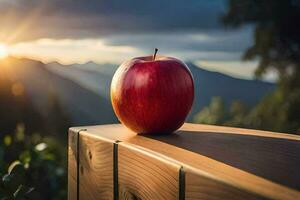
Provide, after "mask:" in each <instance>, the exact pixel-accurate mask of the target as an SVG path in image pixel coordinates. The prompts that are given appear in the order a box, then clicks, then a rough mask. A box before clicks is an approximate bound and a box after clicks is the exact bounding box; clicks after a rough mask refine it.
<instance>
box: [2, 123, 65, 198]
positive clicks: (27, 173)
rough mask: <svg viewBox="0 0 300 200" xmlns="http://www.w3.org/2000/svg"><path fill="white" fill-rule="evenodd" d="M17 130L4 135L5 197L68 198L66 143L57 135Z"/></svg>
mask: <svg viewBox="0 0 300 200" xmlns="http://www.w3.org/2000/svg"><path fill="white" fill-rule="evenodd" d="M24 133H25V127H24V126H23V125H22V124H19V125H18V127H17V129H16V131H15V133H13V134H9V135H4V136H1V145H0V173H1V174H0V175H1V177H2V181H1V184H0V191H1V195H2V196H1V195H0V198H1V199H28V198H29V199H51V200H52V199H66V198H67V192H66V185H67V178H66V177H67V171H66V162H67V161H66V155H67V150H66V147H65V146H66V145H63V144H62V143H60V141H59V140H57V139H56V138H54V137H48V136H41V135H40V134H37V133H33V134H31V135H25V134H24Z"/></svg>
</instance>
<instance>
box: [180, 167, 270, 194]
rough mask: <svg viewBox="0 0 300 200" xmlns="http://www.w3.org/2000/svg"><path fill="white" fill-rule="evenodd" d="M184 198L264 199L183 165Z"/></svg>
mask: <svg viewBox="0 0 300 200" xmlns="http://www.w3.org/2000/svg"><path fill="white" fill-rule="evenodd" d="M184 171H185V182H186V185H185V199H186V200H198V199H199V200H201V199H205V200H219V199H231V200H239V199H248V200H253V199H266V198H264V197H262V196H259V195H256V194H253V193H250V192H247V191H245V190H242V189H240V188H236V187H232V186H231V185H228V184H226V183H223V182H220V181H217V180H215V179H212V178H208V177H206V176H203V175H202V174H199V173H197V172H196V171H195V170H193V169H191V168H188V167H185V169H184Z"/></svg>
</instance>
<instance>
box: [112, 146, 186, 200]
mask: <svg viewBox="0 0 300 200" xmlns="http://www.w3.org/2000/svg"><path fill="white" fill-rule="evenodd" d="M118 146H119V147H118V161H119V162H118V174H119V191H120V195H119V196H120V199H143V200H152V199H156V200H160V199H161V200H163V199H169V200H172V199H174V200H175V199H176V200H177V199H178V198H179V169H180V165H177V164H175V163H172V162H169V161H167V160H164V159H162V158H160V157H158V156H156V155H155V154H152V153H149V152H147V151H143V150H141V149H138V148H136V147H135V146H132V145H131V144H128V143H123V142H121V143H119V145H118Z"/></svg>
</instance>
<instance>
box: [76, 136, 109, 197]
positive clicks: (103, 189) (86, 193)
mask: <svg viewBox="0 0 300 200" xmlns="http://www.w3.org/2000/svg"><path fill="white" fill-rule="evenodd" d="M79 140H80V141H79V149H80V152H79V155H80V165H79V166H80V173H79V174H80V175H79V188H80V190H79V197H80V198H79V199H84V200H96V199H97V200H99V199H101V200H102V199H103V200H111V199H113V198H114V197H113V144H114V141H110V140H107V139H103V138H97V137H94V136H93V135H90V134H87V132H85V131H83V132H80V135H79Z"/></svg>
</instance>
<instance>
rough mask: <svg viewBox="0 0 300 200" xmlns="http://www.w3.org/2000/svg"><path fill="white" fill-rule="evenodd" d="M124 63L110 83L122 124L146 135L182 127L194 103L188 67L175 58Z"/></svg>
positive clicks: (134, 60)
mask: <svg viewBox="0 0 300 200" xmlns="http://www.w3.org/2000/svg"><path fill="white" fill-rule="evenodd" d="M156 52H157V49H156V51H155V54H154V56H146V57H138V58H133V59H132V60H129V61H127V62H124V63H123V64H122V65H121V66H120V67H119V68H118V70H117V71H116V73H115V74H114V77H113V79H112V83H111V101H112V105H113V108H114V111H115V113H116V115H117V117H118V118H119V120H120V121H121V122H122V123H123V124H124V125H125V126H127V127H128V128H129V129H131V130H133V131H135V132H137V133H143V134H152V133H171V132H173V131H175V130H177V129H178V128H180V127H181V126H182V124H183V123H184V120H185V119H186V117H187V115H188V113H189V111H190V109H191V107H192V104H193V99H194V81H193V76H192V74H191V72H190V70H189V69H188V67H187V66H186V65H185V64H184V63H183V62H181V61H180V60H178V59H176V58H171V57H164V56H156Z"/></svg>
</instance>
